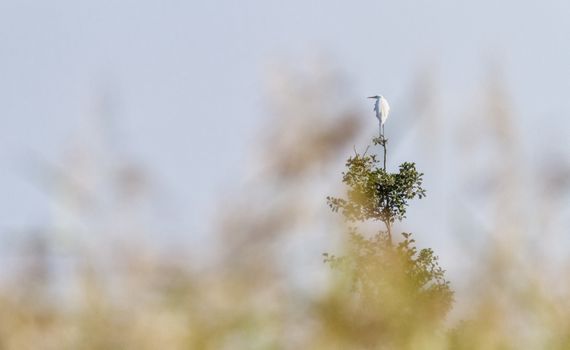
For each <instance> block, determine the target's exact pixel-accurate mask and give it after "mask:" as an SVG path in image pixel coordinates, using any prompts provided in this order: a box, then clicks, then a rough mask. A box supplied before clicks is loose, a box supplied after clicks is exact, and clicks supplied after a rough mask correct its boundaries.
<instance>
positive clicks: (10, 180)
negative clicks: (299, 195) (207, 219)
mask: <svg viewBox="0 0 570 350" xmlns="http://www.w3.org/2000/svg"><path fill="white" fill-rule="evenodd" d="M569 18H570V2H568V1H566V0H558V1H555V0H546V1H520V0H518V1H515V0H512V1H496V0H479V1H469V2H468V1H457V0H433V1H406V0H397V1H350V2H349V1H342V2H341V1H331V0H327V1H324V0H321V1H308V0H303V1H298V0H290V1H266V0H264V1H261V0H260V1H174V0H161V1H141V0H137V1H134V0H133V1H104V0H98V1H71V0H68V1H63V0H60V1H26V0H17V1H9V0H2V1H0V120H1V121H2V127H1V128H0V162H1V164H2V171H1V173H0V229H2V231H0V232H3V231H5V230H12V229H24V228H26V227H38V226H42V225H45V224H47V223H48V222H49V220H50V218H49V215H50V214H49V211H48V210H47V196H46V194H42V193H41V192H40V191H38V189H37V188H36V187H34V186H33V185H31V184H30V179H29V178H27V174H26V172H29V170H28V168H27V166H26V162H27V159H29V158H30V155H38V156H40V157H43V158H45V159H48V160H51V161H58V160H59V159H61V157H62V152H63V151H64V150H65V149H66V148H68V147H70V139H72V138H73V136H74V135H76V134H77V133H78V132H79V130H81V129H82V127H84V126H83V124H84V122H85V115H88V114H89V113H91V112H92V106H93V104H94V100H95V99H96V97H97V94H98V93H100V91H101V89H103V90H107V89H108V90H110V91H108V92H110V93H112V94H114V96H115V99H116V101H117V105H116V113H117V115H118V116H119V117H120V118H118V120H117V121H116V123H117V125H118V129H119V130H120V133H121V138H120V139H121V145H120V146H121V148H122V149H124V150H125V152H127V153H128V154H129V155H131V156H133V157H134V158H135V159H137V160H139V161H140V162H141V163H142V164H144V165H146V166H148V167H149V168H151V171H152V175H153V176H154V178H155V179H156V181H157V182H158V183H159V186H162V187H161V188H163V189H164V191H165V193H167V196H169V200H170V201H172V202H173V203H174V206H175V207H177V208H178V210H179V211H180V213H181V214H180V215H178V216H177V217H178V219H177V220H178V221H176V223H175V224H173V226H174V227H173V230H180V231H182V230H186V229H193V228H196V227H203V225H204V222H203V221H204V219H203V218H204V214H205V213H206V212H207V210H208V209H205V208H209V207H211V206H212V205H213V204H214V202H213V201H214V200H216V199H215V198H216V196H217V195H218V194H219V193H220V192H221V189H225V188H228V187H230V188H231V185H229V184H227V183H224V181H226V180H228V176H227V175H228V174H229V173H233V172H236V173H238V174H239V173H241V168H240V167H241V165H240V164H241V163H240V162H241V161H242V160H243V159H245V157H246V151H247V150H248V147H250V146H251V143H252V137H253V136H254V135H255V133H256V132H257V131H258V130H259V125H260V122H261V121H262V120H263V119H264V118H265V116H266V113H265V112H266V109H265V108H266V105H264V103H263V97H264V90H263V89H264V79H265V73H266V72H267V69H268V67H270V66H271V65H272V64H273V63H275V62H286V63H287V64H288V65H290V66H291V67H295V66H296V65H302V61H303V60H305V59H306V58H307V57H309V56H311V55H313V54H315V53H318V52H326V53H327V54H329V55H330V56H331V60H332V61H333V62H336V65H337V66H338V67H339V68H341V69H342V70H343V72H344V73H345V75H346V76H347V78H348V79H349V80H350V81H351V84H352V92H353V93H354V95H355V96H360V95H362V96H366V95H369V94H371V93H377V92H379V93H382V94H383V95H385V96H388V97H391V98H392V99H393V100H396V101H401V98H403V97H404V96H405V94H406V93H407V91H408V89H409V88H410V84H411V82H412V80H413V78H414V77H415V75H416V74H417V73H418V72H419V71H421V69H422V67H426V65H427V66H430V67H431V66H433V67H435V68H436V79H437V81H438V84H439V86H440V87H441V89H442V91H441V93H442V97H443V100H442V101H444V103H445V104H446V106H445V109H446V110H451V111H453V110H454V108H457V107H459V106H465V105H466V104H467V103H468V102H469V96H470V95H471V94H472V93H473V91H474V89H475V88H476V87H477V86H479V84H481V83H482V81H483V80H484V78H485V77H486V76H487V75H486V73H487V71H488V66H489V64H499V66H500V67H502V68H503V69H504V77H505V78H506V82H507V86H508V88H509V89H510V94H511V98H512V101H513V103H514V107H515V111H516V113H517V116H519V117H520V118H521V120H520V122H521V129H522V131H524V132H525V133H528V132H531V131H532V135H533V140H531V141H528V142H527V147H529V148H530V147H531V146H536V147H540V148H543V149H546V150H558V151H559V152H566V153H565V154H566V155H568V149H569V148H570V141H569V139H570V124H569V122H568V116H570V97H569V93H570V21H569V20H568V19H569ZM394 108H395V110H397V109H398V106H397V105H396V106H393V109H394ZM473 122H474V123H476V122H477V121H476V120H474V121H473ZM220 157H223V161H220ZM196 164H200V165H201V166H200V167H199V168H198V167H196ZM196 184H199V186H196Z"/></svg>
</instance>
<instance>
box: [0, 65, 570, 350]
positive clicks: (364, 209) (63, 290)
mask: <svg viewBox="0 0 570 350" xmlns="http://www.w3.org/2000/svg"><path fill="white" fill-rule="evenodd" d="M304 79H305V80H301V82H300V83H296V84H292V83H291V81H289V80H288V79H285V78H283V77H274V80H273V84H272V85H271V88H272V89H276V90H277V91H273V92H275V93H272V94H271V95H272V96H281V97H279V99H277V100H275V101H273V104H274V105H275V110H276V112H275V114H276V115H275V116H274V117H275V124H274V125H273V127H271V128H269V129H267V130H265V131H264V133H263V139H262V140H260V141H259V144H260V145H261V147H258V148H257V149H258V150H261V151H260V152H258V154H256V155H255V161H254V165H255V166H254V168H255V169H253V170H252V174H249V177H250V180H249V182H248V183H247V184H246V185H245V186H244V187H245V189H244V190H243V193H242V192H240V195H237V196H235V197H232V198H224V199H223V200H222V201H223V202H222V203H221V204H220V210H219V212H218V215H217V217H216V224H215V228H214V229H213V231H214V233H213V235H214V236H215V239H216V243H217V244H215V248H214V249H213V252H212V254H211V255H212V256H213V257H212V258H210V259H209V261H208V262H207V263H202V264H199V263H197V261H196V260H195V259H193V258H191V257H188V256H184V255H181V256H179V255H176V254H172V253H169V252H166V253H164V252H158V251H156V250H155V249H153V248H152V246H151V247H149V246H148V245H146V244H145V243H144V242H143V241H142V240H141V241H138V239H136V238H135V239H133V240H127V241H126V242H121V241H120V242H118V243H117V242H116V241H113V242H108V243H106V244H103V245H98V246H97V248H96V249H95V250H96V252H93V250H92V249H90V247H89V246H80V247H79V248H77V247H76V248H70V249H68V250H67V251H66V252H65V253H62V252H61V251H62V250H63V249H62V248H61V247H59V246H58V244H57V243H56V241H57V240H58V239H59V238H54V237H55V236H53V235H47V236H45V235H44V236H41V235H40V236H39V237H40V239H32V240H31V241H30V242H31V243H30V244H29V245H28V246H27V248H26V249H27V250H26V252H27V253H25V252H24V253H22V254H27V256H29V259H26V260H25V261H26V264H23V265H25V266H20V269H19V273H18V274H16V275H14V276H12V277H11V278H10V279H8V281H6V282H5V283H3V285H2V286H1V289H0V349H18V350H19V349H570V305H569V304H570V302H569V301H570V283H569V282H567V281H569V280H568V279H567V278H566V276H567V275H568V272H570V269H568V267H569V266H570V265H568V264H567V261H566V260H565V259H562V262H558V263H556V264H546V261H548V259H547V257H548V254H547V253H544V250H543V248H542V246H541V244H540V241H541V238H540V237H539V238H537V237H534V236H530V237H528V236H525V235H523V234H521V232H524V231H525V230H526V228H525V227H522V226H521V225H520V222H521V219H520V218H521V217H522V216H524V215H522V216H521V214H520V212H519V204H520V203H523V204H525V203H532V204H527V205H528V206H529V207H533V209H535V208H536V207H539V208H542V207H543V206H545V205H546V204H545V203H547V204H550V205H552V206H555V203H556V202H555V201H557V200H559V199H555V198H553V197H547V195H546V194H545V195H544V197H545V198H546V199H543V197H540V198H539V199H540V200H532V202H531V201H530V200H529V199H528V198H526V199H525V198H524V197H523V198H522V201H521V197H520V196H521V192H523V191H521V190H520V188H521V187H517V181H520V178H518V177H517V176H516V174H521V173H524V172H521V171H519V170H520V169H518V168H517V167H518V166H520V164H521V163H520V162H518V161H517V159H519V158H518V157H519V155H518V153H517V152H518V150H519V149H520V148H519V147H517V146H516V137H515V136H514V134H515V132H514V131H513V128H512V124H510V121H511V120H512V116H510V114H509V111H508V109H507V108H506V107H505V102H504V101H503V100H497V99H496V96H501V95H500V94H493V96H494V97H493V98H490V99H489V100H487V101H486V102H485V103H486V105H488V106H489V111H491V114H492V118H495V122H494V123H491V125H492V128H493V129H492V130H491V132H489V135H491V137H493V142H494V143H493V145H494V146H493V147H494V149H493V152H492V153H493V154H494V155H496V156H497V157H498V158H499V159H500V162H499V165H496V166H493V167H488V168H485V171H487V169H489V168H490V169H493V172H495V173H496V174H495V175H496V177H495V178H494V180H495V182H494V186H495V187H493V189H492V191H491V194H492V195H493V196H494V198H495V197H496V198H495V199H496V202H497V203H499V205H498V206H497V209H496V213H497V215H496V220H495V222H496V224H495V225H494V226H493V227H492V228H490V229H488V230H487V232H486V234H487V236H486V237H487V238H484V239H483V238H482V239H481V240H482V241H484V242H486V243H485V244H483V245H479V247H481V246H482V247H483V249H481V250H480V251H479V253H478V254H473V255H467V254H466V255H465V257H464V258H465V259H470V260H471V261H472V263H471V264H470V266H472V268H471V269H470V270H468V273H467V274H465V276H463V281H458V283H456V281H453V280H452V281H451V283H450V282H449V281H448V277H447V276H445V271H444V270H450V268H453V266H440V262H439V261H438V258H437V256H439V257H445V255H446V253H447V252H446V251H438V252H437V254H436V253H435V252H434V251H433V250H432V249H431V248H429V247H423V246H424V245H425V242H430V232H416V233H414V236H413V237H414V238H415V239H418V240H419V241H420V242H422V244H419V243H417V242H416V241H415V239H414V238H413V237H412V235H411V234H410V233H407V232H403V233H401V232H399V231H398V232H397V231H396V226H395V224H396V223H398V222H399V221H400V220H402V219H404V218H405V217H406V212H407V208H408V204H409V203H408V202H409V201H410V200H412V199H415V198H422V197H423V196H424V195H425V190H424V189H423V174H421V173H419V172H418V171H417V170H416V165H415V164H413V163H403V164H402V165H401V166H400V167H399V169H398V172H390V171H389V170H386V169H383V168H382V167H380V166H379V164H378V162H377V161H376V156H375V154H376V153H377V152H381V148H380V147H378V146H379V145H378V141H377V142H376V145H375V147H372V148H371V149H367V150H366V151H365V152H363V153H362V152H361V153H359V152H356V151H355V154H354V155H353V156H351V157H350V158H349V159H348V162H347V163H346V166H347V168H346V170H345V172H344V174H343V178H342V179H343V183H344V185H345V186H346V187H345V188H343V187H339V184H338V182H339V181H338V180H339V174H338V171H337V170H336V169H334V164H336V163H338V162H339V161H342V159H343V158H345V157H346V155H347V154H349V152H348V151H349V150H350V149H351V148H352V145H353V144H354V143H356V142H358V140H359V139H360V138H362V137H365V138H368V137H369V136H370V133H369V132H368V131H366V130H371V129H372V125H374V120H373V117H372V114H370V115H366V114H362V113H361V112H360V111H359V110H360V109H359V108H355V107H354V103H353V102H352V101H348V100H347V99H346V98H345V97H344V96H346V92H345V91H344V90H343V89H342V88H340V87H339V86H341V84H337V83H336V80H335V79H336V76H335V75H334V74H330V73H327V74H324V75H320V76H318V77H317V78H315V77H312V78H304ZM325 86H326V91H327V93H326V94H323V93H322V91H323V90H325V88H324V87H325ZM422 96H423V95H422ZM420 97H421V96H420ZM420 97H418V98H417V99H416V101H423V102H418V104H419V106H418V107H417V109H416V110H414V109H413V108H411V109H408V111H409V112H410V113H417V112H418V110H429V106H430V104H429V103H427V102H425V101H426V100H429V96H427V97H426V96H423V97H421V98H420ZM330 101H337V102H336V104H333V105H332V106H331V104H330ZM359 103H360V102H359ZM401 110H404V108H401ZM427 114H428V116H426V117H425V118H429V113H427ZM403 117H404V115H403V113H401V114H400V115H399V118H403ZM432 117H433V115H432ZM392 118H394V117H392ZM368 120H370V122H369V123H368ZM432 121H433V120H430V123H429V124H430V125H431V124H432V123H431V122H432ZM391 122H393V123H394V124H396V125H397V121H396V120H391ZM363 124H364V125H366V127H365V128H364V129H366V130H364V132H363ZM315 125H318V126H319V127H318V128H317V127H315ZM420 125H423V124H420ZM369 126H370V127H369ZM395 129H397V128H396V127H395ZM387 130H389V132H390V130H393V129H390V127H388V128H387ZM432 131H433V130H432ZM361 134H365V135H361ZM429 135H431V136H432V137H434V135H435V134H433V133H430V134H429ZM404 136H405V135H402V136H401V137H402V138H403V137H404ZM392 138H393V139H394V140H397V137H396V136H393V137H392ZM434 139H437V137H434ZM391 141H392V140H391ZM432 141H433V140H432ZM432 141H430V142H432ZM460 141H461V142H463V141H465V142H466V144H463V143H461V144H460V147H465V149H467V150H464V151H465V154H468V153H469V152H468V149H469V147H471V148H472V149H473V148H474V149H481V147H479V146H473V145H470V144H469V143H470V142H476V140H475V141H474V140H473V139H468V138H463V139H462V140H460ZM433 142H434V143H435V141H433ZM430 145H433V144H432V143H430ZM433 147H435V146H433ZM458 147H459V146H458ZM460 147H459V148H460ZM393 148H394V147H393ZM475 158H476V157H473V158H471V159H468V160H467V161H466V162H468V163H469V162H472V159H475ZM391 159H392V158H390V157H389V166H388V169H390V168H391V167H392V168H393V165H392V166H390V164H393V163H390V161H391ZM411 160H414V159H411ZM466 169H469V167H468V166H466ZM432 170H433V171H436V170H434V169H432ZM555 170H556V169H552V170H551V171H550V173H551V175H552V174H553V173H554V172H555ZM426 173H427V174H428V175H429V170H428V171H426ZM465 177H469V175H466V176H465ZM129 178H130V179H131V180H132V179H133V178H134V179H136V178H137V176H132V174H131V176H130V177H129ZM552 178H554V179H556V178H557V177H555V176H554V177H552ZM558 178H559V177H558ZM327 179H329V180H327ZM556 184H558V186H560V187H559V188H558V189H555V190H554V191H555V193H565V192H564V191H565V190H566V188H567V186H568V183H567V182H565V181H562V182H560V181H558V182H556ZM124 187H128V186H125V185H123V186H122V187H121V188H122V189H124ZM469 187H474V186H469ZM129 188H130V187H129ZM549 188H550V187H549ZM475 192H481V191H480V190H476V191H475ZM317 193H318V195H316V194H317ZM322 193H328V194H330V193H346V197H329V199H328V204H329V205H330V208H332V209H333V211H334V212H337V213H341V214H342V217H343V218H344V220H338V218H335V217H333V216H331V215H330V213H328V210H327V209H328V208H326V201H325V198H324V197H323V196H322V195H321V194H322ZM549 193H551V192H549ZM524 194H525V193H523V195H524ZM526 194H528V193H526ZM549 195H550V194H549ZM429 200H430V199H427V201H429ZM469 200H471V201H472V202H473V203H476V204H477V203H478V202H477V199H476V196H475V195H473V196H472V197H471V199H469ZM525 200H526V201H527V202H525ZM541 200H543V201H544V202H541ZM453 202H454V206H453V207H451V208H449V211H450V213H456V209H457V208H459V207H461V206H462V205H463V204H462V203H463V198H454V199H453ZM514 203H515V204H516V205H515V204H514ZM552 210H553V209H552ZM552 210H551V211H548V212H547V214H550V215H552ZM523 212H524V211H523ZM539 212H540V210H534V211H533V213H534V214H535V215H538V214H539ZM450 215H451V216H453V214H450ZM545 215H546V214H545ZM544 218H545V219H544V220H545V221H546V222H550V221H555V219H553V218H552V216H544ZM469 225H471V224H469ZM469 225H468V226H469ZM463 228H465V227H463ZM466 231H468V232H472V231H473V230H470V229H469V227H467V229H466ZM481 231H485V230H481ZM315 232H326V240H327V241H330V242H333V243H331V244H328V245H326V246H319V245H316V244H315V242H319V241H318V240H317V241H315V240H313V241H311V237H313V236H311V235H312V234H314V233H315ZM541 232H543V234H544V237H543V238H542V239H543V240H545V239H547V236H546V235H547V234H548V232H549V231H548V230H546V229H545V230H544V231H541ZM116 233H117V235H119V236H121V235H122V234H123V233H124V232H123V231H121V230H118V231H117V232H116ZM482 233H485V232H476V234H482ZM566 233H568V232H566ZM71 234H73V233H71ZM459 234H463V232H458V235H459ZM42 237H43V238H42ZM57 237H59V236H57ZM135 237H136V236H135ZM291 242H293V243H291ZM416 244H417V245H418V246H419V248H417V247H416ZM469 245H471V246H469V247H468V249H467V250H469V249H472V250H475V249H476V247H475V246H476V244H473V241H469ZM200 249H201V247H198V248H197V250H200ZM325 251H334V252H335V253H326V254H325V259H324V260H325V262H324V263H323V261H322V260H323V259H322V256H321V253H322V252H325ZM101 253H104V254H103V255H101ZM54 256H55V257H58V256H59V257H61V256H64V257H65V258H66V259H64V260H65V261H64V263H63V265H64V267H61V266H60V265H61V264H60V265H57V266H59V267H57V266H56V267H54V263H53V261H54ZM307 257H308V258H307ZM307 259H309V261H318V263H319V264H320V265H318V267H317V268H316V269H315V268H312V269H309V267H308V266H309V265H308V264H307V261H308V260H307ZM444 260H445V259H444ZM446 261H449V259H447V260H446ZM459 263H460V261H457V264H459ZM327 265H329V267H332V269H329V268H328V267H327ZM62 269H63V270H65V271H66V272H65V273H63V275H64V276H65V277H64V278H63V280H62V279H61V278H60V277H57V276H60V275H61V273H59V274H58V273H56V272H54V270H57V271H60V270H62ZM299 276H302V277H303V278H301V280H302V282H299ZM56 277H57V278H56ZM307 281H308V282H307ZM459 282H461V283H459ZM458 289H460V290H461V293H459V292H458V291H457V290H458ZM454 290H455V294H454Z"/></svg>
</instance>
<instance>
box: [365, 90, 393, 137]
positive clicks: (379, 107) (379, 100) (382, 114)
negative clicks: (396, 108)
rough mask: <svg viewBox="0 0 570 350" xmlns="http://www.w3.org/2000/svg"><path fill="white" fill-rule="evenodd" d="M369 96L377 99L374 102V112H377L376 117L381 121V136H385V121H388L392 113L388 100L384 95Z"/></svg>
mask: <svg viewBox="0 0 570 350" xmlns="http://www.w3.org/2000/svg"><path fill="white" fill-rule="evenodd" d="M368 98H373V99H375V100H376V102H375V103H374V112H376V118H377V119H378V121H379V122H380V136H382V137H384V123H386V120H387V119H388V114H389V113H390V105H389V104H388V100H386V99H385V98H384V96H382V95H376V96H370V97H368Z"/></svg>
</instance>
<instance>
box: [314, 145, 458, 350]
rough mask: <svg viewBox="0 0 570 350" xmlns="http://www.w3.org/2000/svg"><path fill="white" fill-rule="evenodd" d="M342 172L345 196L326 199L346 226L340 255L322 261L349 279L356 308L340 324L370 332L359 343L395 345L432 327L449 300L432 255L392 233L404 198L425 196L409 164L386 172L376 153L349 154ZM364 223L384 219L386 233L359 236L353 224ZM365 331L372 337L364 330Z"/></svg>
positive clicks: (401, 213)
mask: <svg viewBox="0 0 570 350" xmlns="http://www.w3.org/2000/svg"><path fill="white" fill-rule="evenodd" d="M382 145H383V146H385V140H384V144H382ZM346 167H347V169H348V170H347V171H346V172H345V173H343V179H342V180H343V183H344V184H346V186H347V197H346V198H335V197H327V200H328V204H329V206H330V207H331V209H332V210H333V211H334V212H340V213H342V215H343V216H344V218H345V219H346V220H347V221H348V222H350V223H351V226H350V228H349V232H348V234H349V240H348V246H347V253H346V254H345V255H343V256H335V255H329V254H324V256H325V262H327V263H328V264H330V266H331V267H332V268H333V269H335V270H338V271H342V273H343V275H344V276H346V277H347V278H348V280H349V281H350V282H349V283H350V289H351V291H352V298H353V300H356V301H357V304H359V305H360V307H359V308H357V309H356V310H354V309H352V310H351V311H350V312H349V313H348V314H346V315H345V317H347V318H348V319H350V320H351V321H350V322H348V323H349V324H350V325H348V324H347V327H351V328H353V330H354V332H352V333H354V334H353V335H354V336H355V337H357V338H358V337H359V336H358V335H356V334H364V333H366V334H373V335H374V336H373V337H372V339H368V340H367V341H366V344H362V345H363V346H369V345H373V344H378V342H379V341H382V342H388V343H391V344H396V343H399V340H405V339H410V334H411V333H414V332H417V331H418V329H421V330H422V331H423V330H426V329H431V330H434V328H435V327H437V326H438V325H439V324H440V321H441V320H443V318H444V317H445V315H446V314H447V312H448V311H449V309H450V307H451V304H452V302H453V291H452V290H451V288H450V285H449V282H448V281H446V280H445V276H444V273H445V271H444V270H443V269H442V268H441V267H440V266H439V264H438V258H437V256H436V255H435V254H434V252H433V250H431V249H429V248H426V249H420V250H418V248H416V246H415V241H414V239H412V238H411V237H412V235H411V234H410V233H402V234H401V236H402V239H401V240H400V241H399V242H398V243H393V242H392V236H391V228H392V224H393V223H394V221H395V220H402V219H403V218H405V217H406V209H407V207H408V202H409V200H411V199H414V198H416V197H417V198H423V197H424V196H425V193H426V191H425V190H424V189H423V188H422V176H423V174H422V173H419V172H418V171H417V170H416V167H415V164H414V163H403V164H401V165H400V166H399V171H398V172H397V173H388V172H387V171H386V170H385V169H383V168H380V166H379V161H378V160H377V159H376V156H375V155H366V153H365V154H363V155H360V154H358V153H357V154H356V155H355V156H353V157H350V158H349V159H348V161H347V163H346ZM369 220H371V221H376V222H378V221H380V222H383V223H384V224H385V226H386V230H379V231H378V233H376V234H375V235H372V236H371V237H367V236H365V235H364V234H362V233H359V232H358V227H357V226H356V222H365V221H369ZM371 328H372V329H376V330H377V332H372V333H370V332H369V330H370V329H371ZM359 329H360V330H359ZM366 330H368V331H366ZM399 344H400V345H402V344H401V343H399Z"/></svg>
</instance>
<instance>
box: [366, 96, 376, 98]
mask: <svg viewBox="0 0 570 350" xmlns="http://www.w3.org/2000/svg"><path fill="white" fill-rule="evenodd" d="M367 98H376V96H369V97H367Z"/></svg>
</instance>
